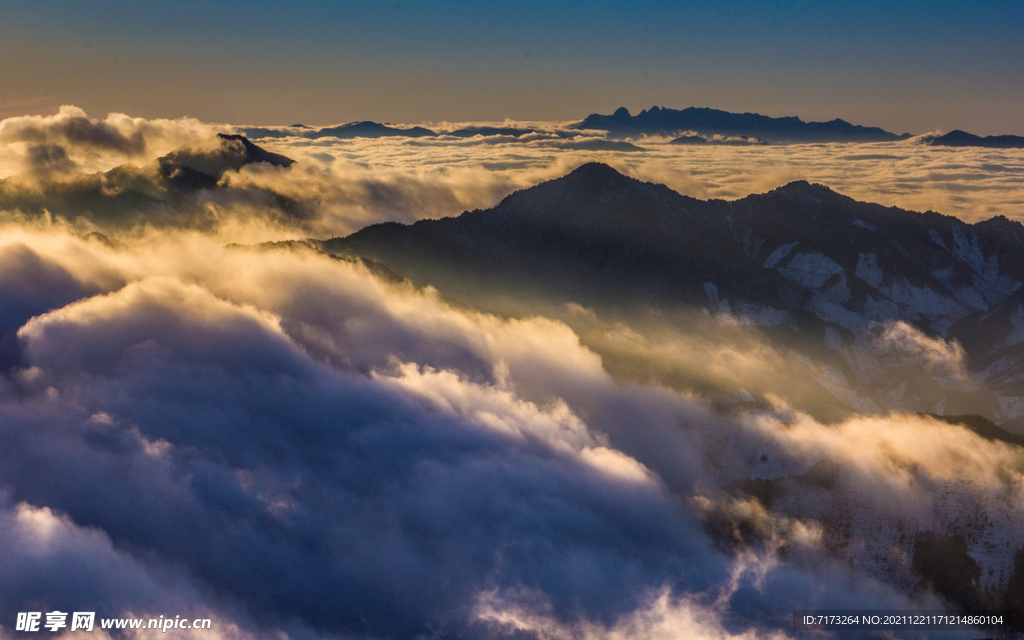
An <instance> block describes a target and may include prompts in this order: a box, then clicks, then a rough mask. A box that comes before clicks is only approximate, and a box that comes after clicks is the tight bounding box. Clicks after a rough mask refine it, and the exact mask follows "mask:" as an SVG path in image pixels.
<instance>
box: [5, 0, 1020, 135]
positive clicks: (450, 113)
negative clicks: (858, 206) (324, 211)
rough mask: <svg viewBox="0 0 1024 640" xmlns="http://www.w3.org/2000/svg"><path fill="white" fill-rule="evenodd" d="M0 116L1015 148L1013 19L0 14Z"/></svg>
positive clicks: (507, 9) (561, 7)
mask: <svg viewBox="0 0 1024 640" xmlns="http://www.w3.org/2000/svg"><path fill="white" fill-rule="evenodd" d="M8 4H10V5H12V6H8V7H4V9H3V14H4V19H3V21H2V22H0V115H14V114H17V113H46V112H52V111H53V110H54V109H55V108H56V107H57V106H59V105H60V104H75V105H78V106H80V107H82V108H84V109H86V110H87V111H88V112H90V113H91V114H94V115H104V114H105V113H106V112H108V111H122V112H126V113H130V114H132V115H139V116H146V117H179V116H183V115H190V116H195V117H198V118H202V119H205V120H214V121H230V122H246V123H277V124H290V123H292V122H305V123H309V124H329V123H336V122H344V121H349V120H355V119H373V120H385V121H394V122H423V121H439V120H451V121H454V120H502V119H505V118H512V119H521V120H522V119H574V118H581V117H583V116H585V115H586V114H587V113H590V112H593V111H598V112H604V113H608V112H611V111H612V110H613V109H615V108H616V107H618V106H626V107H628V108H630V109H631V110H632V111H634V112H635V111H638V110H640V109H642V108H646V107H649V106H652V105H659V106H667V107H674V108H683V107H687V106H691V105H695V106H710V107H716V108H721V109H728V110H732V111H756V112H760V113H766V114H769V115H775V116H780V115H798V116H801V117H803V118H805V119H816V120H817V119H831V118H835V117H840V118H844V119H847V120H850V121H852V122H856V123H859V124H868V125H876V126H882V127H885V128H887V129H890V130H894V131H897V132H903V131H909V132H912V133H922V132H925V131H932V130H945V131H948V130H950V129H954V128H963V129H967V130H970V131H973V132H976V133H981V134H990V133H1017V134H1024V106H1022V105H1024V83H1022V82H1021V72H1020V69H1022V68H1024V39H1022V38H1021V37H1020V34H1021V33H1022V32H1024V3H1020V2H1002V3H940V2H907V3H901V4H899V5H898V6H895V7H894V6H891V5H890V4H888V3H880V2H858V3H828V2H825V3H823V2H788V3H759V2H722V3H674V2H642V3H631V4H627V3H624V2H558V1H548V2H523V3H516V4H514V5H499V4H497V3H481V2H468V1H458V0H443V1H435V2H422V1H419V0H401V1H400V2H395V1H394V0H391V1H388V2H361V3H349V2H322V1H320V2H318V1H312V0H306V1H300V2H293V3H288V4H285V3H279V2H268V1H264V0H257V1H252V2H236V1H228V2H216V3H208V2H194V1H182V2H174V3H167V2H159V3H158V2H126V1H108V2H94V3H72V2H67V1H62V0H49V1H47V0H40V1H38V2H34V3H8Z"/></svg>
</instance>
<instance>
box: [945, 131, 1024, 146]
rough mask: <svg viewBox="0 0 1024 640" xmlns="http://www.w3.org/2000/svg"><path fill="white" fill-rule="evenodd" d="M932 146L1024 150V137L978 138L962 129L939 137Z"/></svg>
mask: <svg viewBox="0 0 1024 640" xmlns="http://www.w3.org/2000/svg"><path fill="white" fill-rule="evenodd" d="M930 144H932V145H935V146H940V147H987V148H989V149H1024V136H1010V135H1005V136H985V137H984V138H982V137H981V136H976V135H974V134H973V133H967V132H966V131H961V130H960V129H955V130H953V131H950V132H949V133H947V134H946V135H944V136H939V137H938V138H935V139H934V140H932V141H931V142H930Z"/></svg>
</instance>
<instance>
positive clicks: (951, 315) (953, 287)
mask: <svg viewBox="0 0 1024 640" xmlns="http://www.w3.org/2000/svg"><path fill="white" fill-rule="evenodd" d="M321 246H322V248H323V249H324V250H325V251H327V252H329V253H335V254H342V255H351V256H357V257H361V258H367V259H370V260H374V261H377V262H380V263H382V264H384V265H386V266H387V267H388V268H390V269H391V270H393V271H394V272H396V273H397V274H399V275H401V276H403V277H406V278H408V279H410V280H411V281H412V282H413V283H415V284H417V285H432V286H435V287H437V288H438V289H439V290H440V291H442V292H443V293H445V294H447V295H451V296H453V297H455V298H458V299H461V300H464V301H466V302H470V303H471V304H478V305H481V306H483V307H484V308H489V309H492V310H497V311H507V312H513V313H514V312H516V311H515V309H514V307H509V306H505V307H503V306H502V305H503V304H505V303H507V302H508V301H517V300H518V301H522V300H528V301H533V302H536V303H538V304H548V305H560V304H564V303H569V302H575V303H579V304H581V305H583V306H585V307H590V308H592V309H595V310H597V311H598V312H599V313H606V314H612V315H616V314H618V315H620V316H621V315H622V314H626V315H628V314H631V313H634V314H635V313H637V312H640V311H641V310H642V309H645V308H648V309H658V310H661V311H662V312H672V311H673V310H685V309H694V308H696V309H704V310H705V312H706V313H707V314H709V315H710V316H712V317H716V318H720V319H722V321H728V322H730V323H738V324H747V325H756V326H759V327H760V328H761V330H763V331H765V332H768V334H770V335H773V336H776V337H777V338H778V339H782V340H784V341H786V340H790V338H791V340H790V342H791V343H792V344H797V343H799V344H800V345H801V346H800V348H801V349H803V350H804V351H805V352H807V349H813V350H815V351H814V353H815V355H814V357H815V359H817V360H820V361H821V362H826V363H827V364H828V366H829V367H831V369H830V370H833V371H836V372H841V374H842V376H841V377H840V378H836V379H837V380H846V381H847V382H841V383H836V385H838V386H835V385H833V386H832V387H829V389H830V390H831V392H838V390H839V389H840V388H843V389H849V388H851V387H850V386H848V385H853V384H854V382H857V383H858V385H859V388H869V387H870V386H871V385H875V386H876V387H877V391H878V394H876V395H874V396H872V399H871V400H870V402H868V401H867V400H863V402H864V403H867V404H864V407H870V406H875V407H876V408H877V407H879V406H880V404H883V403H884V402H890V403H891V402H896V400H892V398H903V400H899V402H902V403H904V404H905V405H906V406H905V407H903V405H899V406H900V407H903V408H904V409H907V410H914V411H935V412H939V413H941V412H942V409H939V410H936V409H935V408H936V406H939V407H944V408H945V410H946V411H956V412H958V413H983V414H985V415H986V416H988V417H989V418H990V419H995V420H997V421H1007V420H1014V419H1017V418H1018V417H1024V387H1022V383H1021V380H1022V379H1024V370H1022V369H1021V362H1022V361H1024V357H1022V356H1024V354H1022V353H1021V352H1022V349H1024V291H1022V290H1021V286H1022V283H1024V226H1022V225H1021V224H1020V223H1018V222H1016V221H1011V220H1008V219H1006V218H1004V217H996V218H992V219H989V220H985V221H983V222H978V223H974V224H969V223H966V222H963V221H962V220H959V219H957V218H955V217H952V216H944V215H941V214H938V213H934V212H925V213H917V212H912V211H906V210H902V209H899V208H896V207H885V206H882V205H878V204H870V203H864V202H858V201H856V200H853V199H852V198H849V197H847V196H844V195H841V194H839V193H836V192H835V191H832V190H831V189H829V188H828V187H825V186H822V185H818V184H810V183H807V182H803V181H800V182H793V183H790V184H788V185H785V186H783V187H780V188H778V189H775V190H773V191H770V192H768V193H764V194H757V195H751V196H747V197H745V198H742V199H740V200H736V201H732V202H728V201H724V200H708V201H704V200H698V199H695V198H691V197H688V196H684V195H681V194H679V193H676V192H675V191H672V190H671V189H669V188H668V187H666V186H664V185H658V184H652V183H647V182H642V181H639V180H636V179H633V178H629V177H627V176H624V175H622V174H620V173H619V172H617V171H615V170H614V169H612V168H611V167H608V166H606V165H603V164H597V163H590V164H585V165H583V166H581V167H579V168H578V169H576V170H575V171H573V172H571V173H569V174H568V175H566V176H564V177H562V178H558V179H556V180H552V181H550V182H546V183H543V184H540V185H537V186H535V187H532V188H529V189H524V190H522V191H517V192H515V193H513V194H511V195H509V196H508V197H506V198H505V199H504V200H502V201H501V203H499V204H498V205H497V206H496V207H494V208H493V209H489V210H486V211H480V210H476V211H469V212H466V213H463V214H462V215H460V216H458V217H452V218H444V219H441V220H421V221H419V222H417V223H415V224H412V225H408V226H406V225H401V224H397V223H385V224H380V225H373V226H370V227H367V228H365V229H363V230H361V231H359V232H357V233H355V234H352V235H350V236H348V237H345V238H334V239H332V240H328V241H325V242H323V243H322V244H321ZM895 321H903V322H906V323H909V324H910V325H912V326H914V327H917V329H919V330H921V331H923V332H924V334H925V335H928V336H935V337H941V338H946V339H956V340H957V341H958V342H959V343H960V344H962V345H963V347H964V349H965V350H966V354H965V355H966V360H965V365H966V366H967V367H968V369H969V371H968V372H967V373H964V372H960V373H957V372H955V371H954V372H952V373H951V372H944V373H941V375H939V374H935V379H934V380H932V379H931V378H929V380H930V381H927V382H926V383H925V382H920V381H914V380H911V379H910V378H907V377H906V376H904V377H902V378H901V377H899V376H900V375H902V374H899V372H898V371H897V370H896V369H893V367H894V366H895V365H893V364H892V363H893V362H895V360H892V358H890V357H889V356H886V358H889V359H888V360H885V358H883V361H878V362H875V361H876V360H877V357H876V355H872V353H873V352H871V349H872V348H873V347H872V344H873V341H874V340H875V339H876V338H877V335H876V334H877V332H878V326H879V323H882V324H883V325H884V323H888V322H895ZM786 336H790V338H786ZM807 345H817V346H807ZM808 353H809V352H808ZM872 358H874V360H872ZM868 360H871V361H872V362H875V364H873V365H871V366H869V367H868V366H866V365H864V364H863V363H864V362H866V361H868ZM886 363H888V364H886ZM919 364H920V363H919ZM929 366H931V365H929ZM883 371H888V372H889V373H885V374H884V375H883V374H882V373H880V372H883ZM970 372H973V373H970ZM968 373H969V374H970V375H968ZM975 374H977V376H980V377H977V378H976V379H975V378H972V377H971V376H974V375H975ZM929 375H931V374H929ZM949 376H953V377H952V378H950V377H949ZM982 381H984V383H985V384H988V385H992V386H994V387H996V388H998V389H999V393H1000V394H1001V396H1000V398H999V399H997V398H996V397H995V396H994V395H991V396H986V397H985V398H984V399H979V398H981V396H979V395H978V394H977V393H975V391H976V390H977V389H978V388H979V385H980V384H981V383H982ZM829 384H832V383H829ZM908 384H909V385H910V386H907V385H908ZM900 385H903V386H902V387H901V386H900ZM922 385H923V386H922ZM883 392H884V393H883ZM844 393H845V392H844ZM879 394H880V395H879ZM893 394H895V395H893ZM972 394H973V395H972ZM853 397H854V398H856V397H857V394H856V393H853ZM1018 397H1019V398H1020V399H1021V400H1020V403H1019V405H1020V406H1018V405H1017V404H1014V403H1015V402H1016V400H1013V401H1011V400H1009V398H1018ZM886 398H889V400H886ZM844 402H845V400H844ZM849 402H853V403H855V404H854V405H850V406H861V405H856V403H859V402H862V399H854V400H849ZM871 403H875V404H873V405H872V404H871ZM894 406H895V405H894ZM862 408H863V407H862Z"/></svg>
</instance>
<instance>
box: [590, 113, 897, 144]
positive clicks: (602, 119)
mask: <svg viewBox="0 0 1024 640" xmlns="http://www.w3.org/2000/svg"><path fill="white" fill-rule="evenodd" d="M576 127H577V128H579V129H597V130H601V131H607V132H608V133H610V134H612V135H616V136H631V135H634V136H635V135H643V134H647V135H658V134H660V135H673V134H676V135H678V134H681V133H684V132H687V131H695V132H697V133H701V134H705V135H716V134H719V135H724V136H747V137H752V138H760V139H762V140H766V141H768V142H888V141H891V140H902V139H904V138H908V137H910V134H906V133H905V134H903V135H896V134H895V133H889V132H888V131H885V130H883V129H879V128H878V127H862V126H860V125H854V124H850V123H849V122H846V121H845V120H838V119H837V120H830V121H829V122H804V121H803V120H801V119H800V118H797V117H785V118H772V117H769V116H762V115H759V114H756V113H730V112H728V111H721V110H719V109H707V108H698V107H689V108H687V109H683V110H681V111H680V110H676V109H663V108H661V107H651V108H650V109H646V110H644V111H641V112H640V113H639V114H637V115H635V116H633V115H630V113H629V110H628V109H626V108H625V107H620V108H618V109H616V110H615V113H613V114H612V115H610V116H605V115H600V114H596V113H594V114H591V115H589V116H587V117H586V118H584V119H583V121H582V122H580V123H579V124H577V125H576Z"/></svg>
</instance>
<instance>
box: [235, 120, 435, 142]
mask: <svg viewBox="0 0 1024 640" xmlns="http://www.w3.org/2000/svg"><path fill="white" fill-rule="evenodd" d="M244 131H245V135H246V136H248V137H250V138H285V137H292V136H294V137H299V138H313V139H316V138H328V137H333V138H342V139H351V138H430V137H434V136H436V135H437V133H435V132H433V131H431V130H430V129H426V128H424V127H408V128H402V127H392V126H389V125H386V124H381V123H379V122H371V121H369V120H363V121H360V122H349V123H348V124H342V125H338V126H336V127H324V128H322V129H312V128H311V127H307V126H305V125H301V124H293V125H291V126H290V127H283V128H274V127H246V128H245V129H244Z"/></svg>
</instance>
